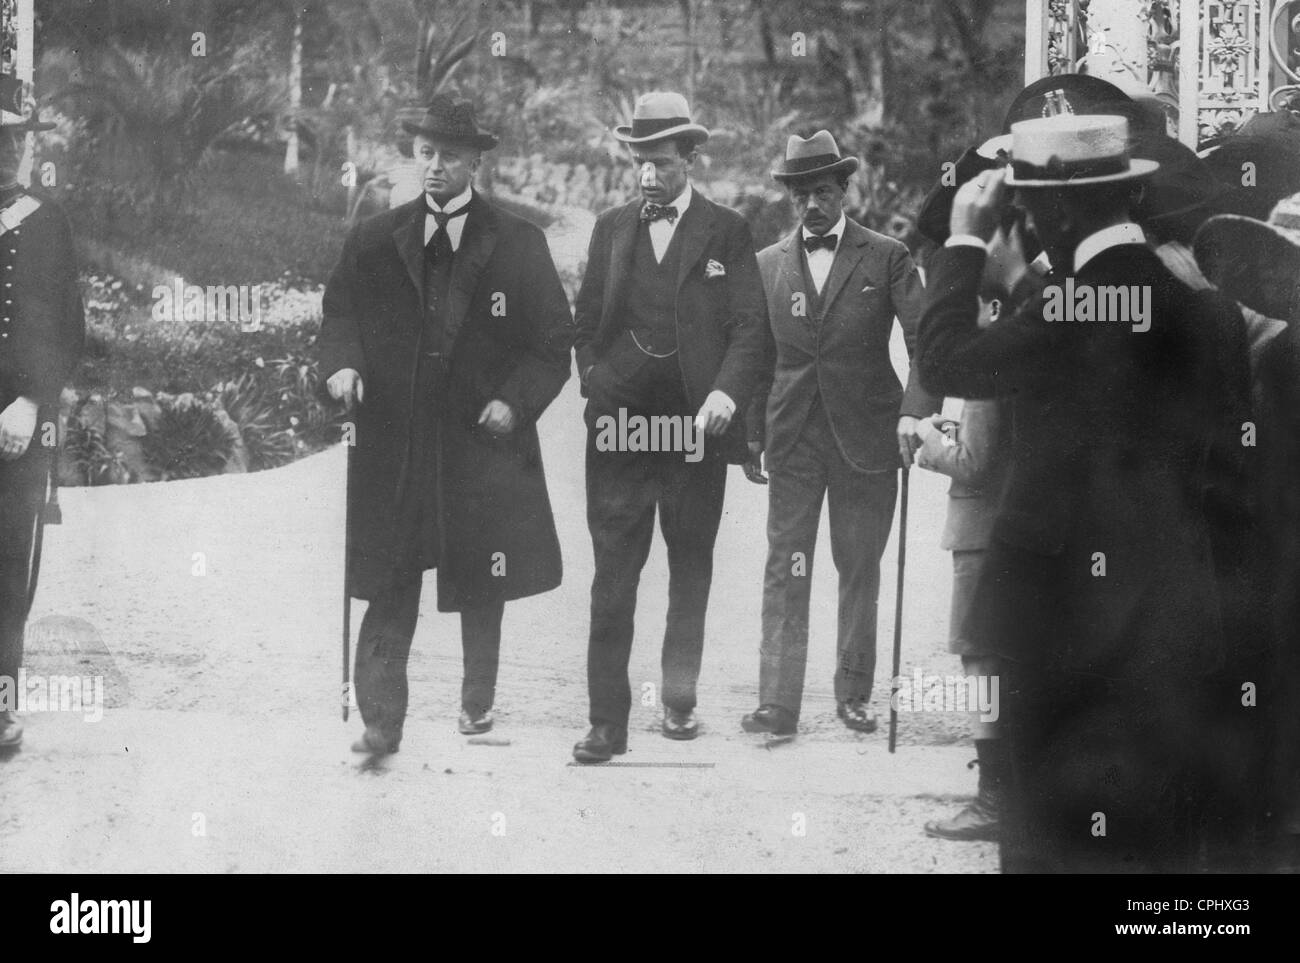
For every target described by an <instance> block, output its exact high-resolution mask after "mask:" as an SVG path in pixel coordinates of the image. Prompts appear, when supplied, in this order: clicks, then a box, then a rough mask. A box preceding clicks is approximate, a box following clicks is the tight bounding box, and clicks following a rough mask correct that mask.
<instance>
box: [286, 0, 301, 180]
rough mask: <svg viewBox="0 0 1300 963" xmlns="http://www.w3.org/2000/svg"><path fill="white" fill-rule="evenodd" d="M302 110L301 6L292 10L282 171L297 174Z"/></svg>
mask: <svg viewBox="0 0 1300 963" xmlns="http://www.w3.org/2000/svg"><path fill="white" fill-rule="evenodd" d="M300 110H302V8H301V7H298V6H295V7H294V10H293V50H292V52H291V53H290V55H289V142H288V143H287V144H286V145H285V148H284V172H285V173H286V174H291V175H294V176H297V174H298V112H299V111H300Z"/></svg>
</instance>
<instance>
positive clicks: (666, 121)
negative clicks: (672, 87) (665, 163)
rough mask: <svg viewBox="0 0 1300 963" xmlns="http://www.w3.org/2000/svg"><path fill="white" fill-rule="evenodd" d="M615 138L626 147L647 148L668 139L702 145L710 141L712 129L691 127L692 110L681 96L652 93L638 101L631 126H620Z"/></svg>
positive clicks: (671, 93) (665, 91)
mask: <svg viewBox="0 0 1300 963" xmlns="http://www.w3.org/2000/svg"><path fill="white" fill-rule="evenodd" d="M614 136H615V137H616V138H617V139H618V140H621V141H622V142H623V143H625V144H646V143H649V142H650V141H654V140H664V139H666V138H669V137H674V138H675V137H689V138H691V139H692V140H694V141H695V143H696V144H703V143H704V142H705V141H706V140H708V139H709V129H708V128H707V127H701V126H700V125H699V124H693V123H691V109H690V107H688V106H687V104H686V98H685V97H683V96H682V95H681V94H676V93H673V92H672V91H668V90H652V91H650V92H649V93H647V94H642V95H641V96H640V97H638V98H637V99H636V104H635V105H634V106H633V108H632V123H631V124H630V125H629V124H619V125H618V126H617V127H615V128H614Z"/></svg>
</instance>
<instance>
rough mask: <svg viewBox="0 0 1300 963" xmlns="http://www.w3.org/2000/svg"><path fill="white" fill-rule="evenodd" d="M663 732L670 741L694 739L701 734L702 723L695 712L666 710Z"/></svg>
mask: <svg viewBox="0 0 1300 963" xmlns="http://www.w3.org/2000/svg"><path fill="white" fill-rule="evenodd" d="M663 731H664V735H665V736H667V737H668V738H669V739H694V738H695V737H696V736H698V735H699V734H700V722H699V720H698V719H696V718H695V713H694V712H679V711H677V710H676V709H664V725H663Z"/></svg>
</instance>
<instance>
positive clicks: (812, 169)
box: [772, 130, 858, 182]
mask: <svg viewBox="0 0 1300 963" xmlns="http://www.w3.org/2000/svg"><path fill="white" fill-rule="evenodd" d="M857 169H858V159H857V158H856V157H844V156H842V155H841V154H840V148H839V145H837V144H836V143H835V138H834V137H832V136H831V132H830V131H829V130H819V131H817V133H815V134H813V135H812V136H811V137H808V138H804V137H800V136H799V135H798V134H791V135H790V139H789V140H787V141H786V142H785V160H784V161H782V164H781V167H779V168H778V169H776V170H774V171H772V177H773V179H774V180H778V181H783V182H784V181H792V180H803V179H804V178H807V177H816V176H817V175H818V174H837V173H840V172H843V173H845V174H852V173H853V172H854V171H856V170H857Z"/></svg>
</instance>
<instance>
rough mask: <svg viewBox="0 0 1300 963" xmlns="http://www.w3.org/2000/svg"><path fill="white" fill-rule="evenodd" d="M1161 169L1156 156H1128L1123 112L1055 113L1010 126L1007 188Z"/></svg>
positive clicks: (1083, 182) (1079, 183) (1104, 180)
mask: <svg viewBox="0 0 1300 963" xmlns="http://www.w3.org/2000/svg"><path fill="white" fill-rule="evenodd" d="M1159 168H1160V165H1159V164H1158V163H1157V162H1156V161H1151V160H1142V159H1137V160H1134V159H1130V157H1129V138H1128V119H1127V118H1126V117H1120V116H1116V115H1110V114H1058V115H1057V116H1055V117H1042V118H1035V119H1033V120H1022V121H1020V122H1019V123H1015V124H1012V125H1011V165H1010V168H1009V170H1008V172H1007V181H1006V183H1007V186H1008V187H1086V186H1088V185H1090V184H1109V183H1113V182H1116V181H1127V180H1133V179H1135V178H1138V177H1146V176H1147V175H1149V174H1152V173H1154V172H1155V171H1156V170H1158V169H1159Z"/></svg>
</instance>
